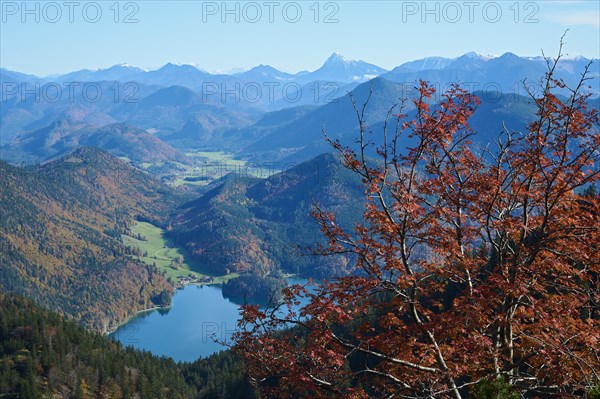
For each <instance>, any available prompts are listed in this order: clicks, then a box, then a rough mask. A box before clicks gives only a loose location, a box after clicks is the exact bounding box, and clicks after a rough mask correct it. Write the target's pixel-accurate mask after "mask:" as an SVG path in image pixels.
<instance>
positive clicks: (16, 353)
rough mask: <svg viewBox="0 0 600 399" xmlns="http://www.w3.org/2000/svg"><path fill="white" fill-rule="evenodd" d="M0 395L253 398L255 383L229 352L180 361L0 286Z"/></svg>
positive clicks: (36, 398) (25, 398)
mask: <svg viewBox="0 0 600 399" xmlns="http://www.w3.org/2000/svg"><path fill="white" fill-rule="evenodd" d="M0 397H1V398H3V399H41V398H50V397H59V398H69V399H70V398H73V399H83V398H122V399H126V398H144V399H154V398H157V399H158V398H160V399H171V398H172V399H184V398H185V399H187V398H190V399H191V398H198V399H203V398H206V399H208V398H220V399H242V398H248V399H251V398H252V397H253V391H252V390H251V388H249V385H248V384H247V382H246V381H245V380H244V377H243V372H242V368H241V366H240V362H239V361H238V360H237V359H236V358H234V357H233V355H232V354H231V353H229V352H223V353H220V354H216V355H213V356H211V357H210V358H208V359H202V360H198V361H196V362H194V363H183V364H176V363H175V362H174V361H173V360H172V359H169V358H164V357H160V358H159V357H156V356H153V355H151V354H150V353H149V352H140V351H137V350H133V349H131V348H123V347H122V346H121V344H120V343H118V342H114V341H112V340H109V339H107V338H105V337H103V336H101V335H98V334H96V333H91V332H88V331H86V330H85V329H84V328H82V327H81V326H79V325H77V324H76V323H74V322H71V321H67V320H65V319H64V318H62V317H61V316H59V315H58V314H56V313H53V312H49V311H47V310H44V309H42V308H40V307H39V306H37V305H34V304H33V303H31V302H30V301H28V300H25V299H22V298H19V297H15V296H11V295H8V296H7V295H5V294H2V293H0Z"/></svg>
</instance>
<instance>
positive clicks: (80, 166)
mask: <svg viewBox="0 0 600 399" xmlns="http://www.w3.org/2000/svg"><path fill="white" fill-rule="evenodd" d="M0 175H1V176H2V179H0V245H1V248H2V257H0V262H1V265H0V290H1V291H3V292H13V293H16V294H20V295H24V296H27V297H29V298H31V299H33V300H34V301H36V302H37V303H39V304H41V305H44V306H46V307H48V308H50V309H53V310H55V311H58V312H60V313H62V314H64V315H68V316H69V317H71V318H74V319H75V320H78V321H79V322H81V323H82V324H83V325H85V326H87V327H89V328H91V329H94V330H97V331H107V330H108V329H110V328H111V327H114V326H115V325H116V323H118V322H120V321H122V320H123V319H124V318H126V317H127V316H130V315H132V314H133V313H134V312H135V311H137V310H140V309H144V308H148V307H153V306H157V305H164V304H166V302H165V301H167V302H168V298H169V296H170V292H172V290H173V288H172V286H171V285H170V284H168V283H167V281H166V280H165V278H164V277H163V276H162V275H161V274H159V273H158V272H156V271H155V270H154V269H153V268H151V267H148V266H145V265H143V264H140V263H138V262H137V261H135V260H133V259H132V258H130V257H129V256H128V253H129V252H130V251H129V250H128V249H127V247H125V246H124V245H123V244H122V243H121V242H120V235H121V233H122V232H124V231H126V230H127V229H128V226H129V225H130V224H131V223H132V222H133V220H134V218H135V217H139V218H142V219H144V220H151V221H153V222H154V223H156V224H163V223H165V222H166V219H167V217H168V215H169V212H170V210H171V209H172V208H173V207H174V206H175V204H176V201H177V197H176V196H175V195H174V194H173V193H172V192H171V190H170V189H169V188H167V187H165V186H163V185H162V184H160V183H159V182H157V181H155V180H153V179H152V178H151V177H149V176H148V175H146V174H145V173H143V172H140V171H138V170H136V169H134V168H132V167H130V166H129V165H128V164H127V163H125V162H123V161H121V160H119V159H117V158H115V157H113V156H112V155H110V154H108V153H106V152H104V151H101V150H99V149H95V148H81V149H78V150H76V151H75V152H73V153H72V154H69V155H67V156H65V157H63V158H60V159H58V160H56V161H53V162H50V163H47V164H45V165H42V166H39V167H28V168H20V167H14V166H11V165H9V164H6V163H5V162H0Z"/></svg>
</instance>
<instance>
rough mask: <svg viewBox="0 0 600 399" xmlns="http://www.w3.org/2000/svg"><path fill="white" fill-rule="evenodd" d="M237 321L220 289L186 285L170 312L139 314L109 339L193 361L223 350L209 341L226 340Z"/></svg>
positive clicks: (236, 309) (234, 306) (234, 307)
mask: <svg viewBox="0 0 600 399" xmlns="http://www.w3.org/2000/svg"><path fill="white" fill-rule="evenodd" d="M289 282H290V283H292V284H303V283H305V282H306V281H305V280H303V279H290V280H289ZM238 319H239V305H238V304H236V303H234V302H233V301H232V300H230V299H227V298H224V297H223V294H222V292H221V287H220V286H209V285H186V286H185V287H184V288H182V289H179V290H177V291H175V294H174V295H173V300H172V305H171V307H170V308H168V309H160V310H152V311H148V312H144V313H140V314H139V315H138V316H136V317H134V318H133V319H131V320H130V321H129V322H127V323H126V324H124V325H122V326H121V327H119V329H117V330H116V331H115V332H114V333H112V334H111V335H110V336H111V337H112V338H114V339H116V340H118V341H120V342H121V343H122V344H123V345H125V346H133V347H134V348H137V349H144V350H148V351H150V352H152V353H153V354H155V355H158V356H168V357H171V358H173V359H175V360H176V361H194V360H196V359H198V358H199V357H205V356H209V355H211V354H213V353H215V352H218V351H220V350H223V349H226V348H225V347H223V346H222V345H221V344H219V343H217V342H215V341H214V340H213V337H214V338H216V339H217V340H220V341H226V340H228V339H230V338H231V334H233V333H234V332H235V329H236V324H237V320H238Z"/></svg>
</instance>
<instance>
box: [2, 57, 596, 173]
mask: <svg viewBox="0 0 600 399" xmlns="http://www.w3.org/2000/svg"><path fill="white" fill-rule="evenodd" d="M589 63H590V60H589V59H587V58H584V57H575V58H571V59H562V60H561V61H560V62H559V64H558V65H557V75H558V77H560V78H562V79H564V81H565V82H566V83H567V84H568V85H573V84H575V83H576V82H577V81H578V80H579V78H580V74H581V72H582V71H583V70H584V68H585V67H586V65H588V64H589ZM546 68H547V66H546V60H545V59H543V58H542V57H519V56H517V55H515V54H512V53H505V54H503V55H501V56H497V57H496V56H483V55H480V54H477V53H474V52H471V53H467V54H464V55H462V56H460V57H457V58H444V57H428V58H424V59H420V60H415V61H411V62H407V63H404V64H402V65H400V66H398V67H396V68H394V69H392V70H390V71H386V70H385V69H383V68H380V67H378V66H376V65H373V64H369V63H367V62H364V61H352V60H347V59H345V58H344V57H343V56H341V55H340V54H337V53H336V54H333V55H331V56H330V57H329V58H328V59H327V60H326V61H325V62H324V64H323V65H322V66H321V67H320V68H318V69H317V70H315V71H313V72H306V71H304V72H299V73H296V74H290V73H285V72H281V71H279V70H277V69H275V68H273V67H271V66H269V65H259V66H257V67H254V68H252V69H250V70H248V71H246V72H241V73H236V74H232V75H224V74H223V75H215V74H210V73H208V72H206V71H203V70H201V69H198V68H197V67H195V66H192V65H176V64H167V65H165V66H163V67H162V68H159V69H157V70H155V71H147V70H143V69H141V68H137V67H134V66H130V65H127V64H122V65H115V66H113V67H111V68H107V69H101V70H82V71H76V72H72V73H69V74H65V75H62V76H59V77H55V78H52V79H43V78H42V79H40V78H37V77H35V76H32V75H27V74H23V73H19V72H14V71H8V70H6V69H0V80H1V81H2V84H1V85H0V97H1V100H2V107H1V109H0V149H1V151H2V154H3V155H2V157H3V158H4V159H9V160H10V161H11V162H33V161H39V160H45V159H48V157H53V156H56V155H60V154H63V153H64V152H63V151H69V150H71V149H72V148H73V147H74V146H80V145H98V146H100V147H101V148H105V149H107V150H110V151H112V152H113V154H115V155H119V156H125V157H128V158H130V159H132V160H139V159H141V160H149V161H156V160H168V159H173V157H178V158H180V157H181V155H180V154H179V153H177V152H176V150H174V149H173V148H171V147H174V148H175V149H177V148H179V149H182V150H183V149H187V148H199V149H206V150H222V151H227V152H237V153H239V155H240V156H243V157H244V158H246V159H250V160H254V161H265V160H269V161H282V160H283V161H286V162H297V161H305V160H308V159H310V158H312V157H314V156H316V155H318V154H319V153H322V152H324V151H326V150H327V149H328V148H327V147H326V146H325V145H324V143H323V140H322V134H321V130H322V128H323V127H325V128H326V129H327V131H328V132H329V133H330V134H332V135H333V136H335V137H339V138H346V139H349V138H351V137H352V135H354V134H355V133H356V130H355V129H356V124H355V116H354V112H353V110H352V105H351V102H350V99H349V97H348V92H353V93H354V95H355V98H356V99H357V102H358V103H360V104H362V103H361V101H364V100H365V99H366V97H367V94H368V93H369V90H370V87H371V82H373V90H374V93H373V96H372V98H371V102H370V104H369V107H368V122H369V123H370V125H371V126H372V127H377V126H378V125H380V124H381V123H382V121H383V119H384V118H385V115H386V113H387V111H388V109H389V107H390V106H391V105H393V104H395V103H397V102H398V101H399V100H400V99H401V98H406V97H409V98H410V97H411V96H413V95H414V94H415V91H414V87H415V86H416V85H417V84H418V80H419V79H423V80H426V81H429V82H430V83H431V84H432V85H433V86H434V87H435V88H436V89H438V91H443V90H444V89H445V88H447V87H448V85H449V84H451V83H459V84H462V85H463V86H464V87H466V88H467V89H469V90H470V91H472V92H480V93H488V92H489V93H491V97H492V98H496V99H502V101H500V102H498V101H496V100H493V101H489V98H490V96H486V97H487V98H484V100H485V101H484V102H486V101H487V103H488V104H487V105H486V107H482V108H481V109H480V110H479V111H478V113H477V114H476V115H475V117H474V118H475V119H474V121H475V126H476V127H478V128H482V130H483V127H484V125H485V128H486V129H488V128H497V126H496V127H492V126H491V125H492V123H493V124H497V125H498V126H501V123H502V122H503V121H504V122H510V124H512V125H514V126H515V129H522V128H523V127H524V124H525V121H527V120H528V119H527V118H528V116H525V114H527V113H528V112H530V111H531V108H529V111H525V110H524V108H523V104H526V103H527V102H528V99H527V97H528V95H527V92H526V90H525V88H524V83H523V82H524V81H525V82H526V84H527V85H528V87H529V89H530V90H531V91H532V93H533V94H534V95H535V94H536V93H539V92H540V88H539V87H538V86H537V83H538V82H539V79H541V78H542V77H543V75H544V73H545V71H546ZM589 77H591V78H593V79H592V80H590V81H589V82H588V83H589V88H587V90H590V92H591V94H592V96H593V98H596V99H597V98H599V97H598V95H599V94H600V64H599V63H593V64H592V66H591V68H590V75H589ZM36 83H39V85H38V86H36ZM32 87H33V88H34V90H33V94H32V93H31V92H30V93H28V94H26V93H21V89H27V88H29V89H31V88H32ZM36 88H37V89H36ZM56 90H59V94H60V96H58V97H57V98H55V97H56V95H55V93H56ZM30 91H31V90H30ZM53 95H54V97H52V96H53ZM503 101H504V102H503ZM491 102H496V104H492V103H491ZM517 108H519V110H517ZM525 108H527V107H525ZM484 110H485V111H484ZM488 112H489V113H490V114H488ZM501 117H502V118H504V119H502V118H501ZM58 123H59V124H60V128H59V129H57V124H58ZM119 124H121V126H129V128H127V129H120V130H119V129H117V130H114V129H113V130H110V129H109V131H110V135H109V136H111V137H112V138H113V139H114V140H116V141H114V140H113V141H110V140H108V138H105V139H98V138H94V134H93V132H94V131H99V132H103V131H102V130H99V129H102V128H104V127H105V126H109V125H113V126H118V125H119ZM136 129H137V130H136ZM79 130H81V131H79ZM118 131H120V132H121V133H118ZM125 131H127V134H125V135H124V134H122V133H124V132H125ZM104 133H106V132H104ZM115 135H119V138H118V139H117V138H116V136H115ZM96 137H97V136H96ZM116 143H121V144H119V145H118V146H121V145H122V146H123V148H122V149H121V152H120V153H119V152H118V151H117V150H116V147H117V145H116ZM125 143H127V144H125ZM134 143H135V144H134ZM135 146H139V148H138V149H134V147H135ZM181 159H183V158H181Z"/></svg>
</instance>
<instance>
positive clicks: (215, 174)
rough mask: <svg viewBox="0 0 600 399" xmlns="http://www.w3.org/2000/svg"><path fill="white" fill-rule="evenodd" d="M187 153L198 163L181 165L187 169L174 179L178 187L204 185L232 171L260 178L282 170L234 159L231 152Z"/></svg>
mask: <svg viewBox="0 0 600 399" xmlns="http://www.w3.org/2000/svg"><path fill="white" fill-rule="evenodd" d="M185 155H187V156H188V157H190V158H192V159H195V160H196V165H194V166H187V165H180V166H182V169H185V171H184V172H183V173H182V175H181V176H177V177H176V178H175V179H174V181H173V185H174V186H176V187H177V186H181V185H183V184H187V185H192V186H193V185H197V186H203V185H206V184H208V183H210V181H212V180H215V179H219V178H221V177H223V176H225V175H228V174H230V173H237V174H240V175H241V174H249V175H252V176H256V177H259V178H267V177H269V176H271V175H273V174H275V173H278V172H280V171H279V170H276V169H274V168H272V167H269V166H268V165H262V166H261V165H259V166H257V165H250V164H248V163H247V162H246V161H244V160H240V159H234V158H233V156H232V155H231V154H228V153H225V152H222V151H216V152H206V151H195V152H188V153H186V154H185ZM185 177H191V178H198V177H201V178H203V179H204V180H200V181H186V180H185Z"/></svg>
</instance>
